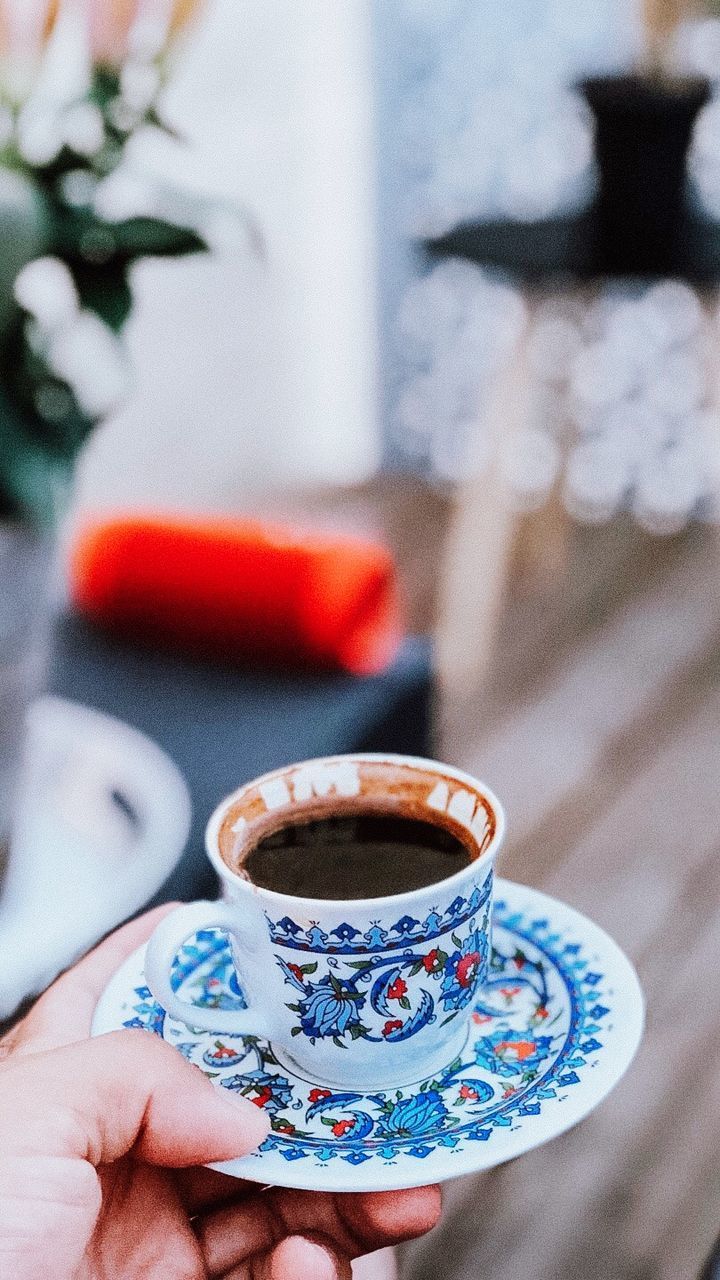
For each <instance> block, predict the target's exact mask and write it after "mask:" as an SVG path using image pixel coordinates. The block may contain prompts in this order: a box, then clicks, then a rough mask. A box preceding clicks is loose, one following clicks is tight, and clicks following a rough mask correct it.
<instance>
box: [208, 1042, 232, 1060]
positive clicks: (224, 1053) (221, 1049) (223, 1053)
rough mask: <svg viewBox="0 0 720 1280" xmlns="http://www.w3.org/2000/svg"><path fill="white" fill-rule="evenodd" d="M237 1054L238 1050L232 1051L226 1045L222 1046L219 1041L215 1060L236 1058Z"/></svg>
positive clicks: (214, 1055)
mask: <svg viewBox="0 0 720 1280" xmlns="http://www.w3.org/2000/svg"><path fill="white" fill-rule="evenodd" d="M236 1053H237V1050H236V1049H230V1048H228V1046H227V1045H226V1044H221V1043H220V1042H219V1041H218V1044H217V1046H216V1048H215V1052H214V1054H213V1058H234V1057H235V1054H236Z"/></svg>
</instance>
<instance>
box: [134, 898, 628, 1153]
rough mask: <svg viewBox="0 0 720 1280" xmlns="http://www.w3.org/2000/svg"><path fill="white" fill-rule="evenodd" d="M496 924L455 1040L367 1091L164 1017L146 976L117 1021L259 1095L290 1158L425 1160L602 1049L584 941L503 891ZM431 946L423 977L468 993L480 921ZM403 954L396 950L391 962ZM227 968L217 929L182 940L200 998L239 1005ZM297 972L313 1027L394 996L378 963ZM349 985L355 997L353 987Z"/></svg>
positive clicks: (517, 1114)
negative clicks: (455, 938)
mask: <svg viewBox="0 0 720 1280" xmlns="http://www.w3.org/2000/svg"><path fill="white" fill-rule="evenodd" d="M493 928H494V935H493V936H494V949H493V951H492V953H491V955H490V956H489V957H488V958H487V959H488V970H487V977H486V980H485V982H484V984H483V986H482V989H481V991H480V992H476V993H475V1000H474V1005H473V1011H472V1015H471V1018H472V1021H471V1027H472V1031H471V1036H470V1039H469V1040H468V1042H467V1045H466V1047H465V1049H464V1051H463V1052H462V1054H461V1055H460V1056H459V1057H458V1058H457V1059H456V1060H455V1061H454V1062H451V1063H449V1064H448V1065H447V1067H446V1068H445V1069H444V1070H443V1071H442V1072H440V1073H439V1074H438V1075H437V1076H436V1077H435V1078H433V1079H431V1080H425V1081H422V1082H419V1083H418V1084H416V1085H412V1086H408V1087H406V1088H404V1089H396V1090H391V1091H379V1092H377V1093H372V1094H362V1093H357V1092H344V1091H339V1090H337V1089H330V1088H322V1087H319V1086H313V1085H312V1084H310V1083H308V1082H307V1081H305V1080H303V1079H302V1078H301V1077H299V1076H297V1075H294V1074H293V1073H292V1071H290V1070H288V1068H287V1067H286V1066H281V1064H280V1063H279V1061H278V1059H277V1058H276V1057H275V1054H274V1052H273V1050H272V1047H271V1046H270V1045H269V1044H268V1043H267V1042H266V1041H263V1040H261V1039H260V1038H258V1037H254V1036H245V1037H232V1036H224V1037H222V1038H221V1039H218V1038H217V1037H216V1036H210V1035H209V1034H207V1033H203V1032H196V1033H194V1032H192V1031H190V1030H189V1029H188V1028H187V1027H186V1026H184V1024H182V1023H177V1022H174V1021H173V1020H172V1019H169V1018H167V1017H166V1015H165V1014H164V1011H163V1010H162V1009H161V1008H160V1007H159V1006H158V1005H157V1004H156V1003H155V1002H154V1000H153V998H152V996H151V994H150V992H149V991H148V989H147V987H145V986H144V985H142V984H139V985H138V986H136V987H135V989H134V991H133V997H132V1000H131V1001H130V1002H129V1004H128V1005H127V1006H126V1018H125V1020H124V1022H123V1025H125V1026H143V1027H146V1028H147V1029H148V1030H149V1031H151V1032H153V1033H155V1034H158V1035H161V1036H163V1037H164V1038H165V1039H166V1040H168V1041H169V1043H171V1044H174V1045H176V1047H177V1048H178V1049H179V1050H180V1052H182V1053H183V1054H184V1055H185V1056H186V1057H187V1058H188V1059H189V1060H190V1061H192V1062H195V1063H196V1065H198V1066H200V1067H201V1069H202V1070H204V1071H205V1072H206V1073H207V1074H209V1075H211V1076H213V1077H214V1079H215V1083H216V1084H219V1085H221V1086H222V1087H224V1088H228V1089H233V1090H236V1091H238V1092H240V1093H242V1094H243V1095H244V1096H245V1097H248V1098H250V1099H251V1100H252V1101H253V1102H255V1104H256V1105H257V1106H260V1107H263V1108H264V1109H265V1110H266V1111H267V1113H268V1115H269V1117H270V1122H271V1126H272V1129H271V1133H270V1135H269V1137H268V1138H267V1139H266V1142H265V1143H264V1144H263V1148H262V1151H263V1153H266V1154H268V1153H275V1155H276V1157H279V1158H280V1159H281V1160H282V1161H287V1162H293V1161H297V1160H306V1161H311V1162H313V1163H314V1165H315V1166H316V1167H317V1168H320V1167H321V1166H325V1165H326V1164H327V1163H328V1162H329V1161H335V1160H340V1161H345V1162H347V1163H348V1164H349V1165H360V1164H364V1163H366V1162H368V1161H375V1162H379V1163H381V1164H388V1163H390V1164H394V1163H397V1162H398V1161H399V1160H410V1161H411V1162H414V1161H417V1162H420V1163H421V1162H422V1161H424V1160H427V1159H428V1157H429V1156H430V1155H431V1154H432V1153H433V1152H434V1151H440V1150H442V1151H445V1152H461V1151H463V1150H464V1149H466V1148H467V1147H468V1145H469V1144H470V1145H472V1144H476V1143H487V1142H492V1140H493V1136H494V1135H495V1134H497V1133H499V1132H501V1131H507V1130H511V1129H514V1128H516V1127H517V1126H518V1125H520V1124H523V1123H524V1122H525V1118H526V1117H532V1116H536V1115H538V1114H539V1113H540V1111H541V1109H542V1108H544V1107H545V1106H547V1105H549V1104H550V1103H551V1102H553V1101H555V1102H557V1101H560V1102H561V1101H562V1100H563V1099H564V1098H565V1097H566V1096H567V1095H568V1093H569V1092H571V1091H572V1090H573V1089H574V1088H575V1087H577V1086H578V1085H579V1084H581V1082H582V1081H583V1079H584V1078H585V1077H586V1073H587V1072H588V1070H589V1069H591V1068H592V1066H593V1065H594V1064H595V1063H596V1062H597V1060H598V1057H599V1055H601V1054H602V1051H603V1034H604V1028H607V1027H608V1020H609V1018H610V1017H611V1013H612V1003H613V1001H612V995H611V993H609V992H608V991H607V990H606V980H605V978H604V975H603V973H602V972H601V971H600V970H599V968H598V967H597V966H596V967H595V968H593V967H592V966H591V964H590V962H589V960H588V959H587V957H586V956H584V955H583V953H582V950H583V949H582V946H581V945H580V944H579V943H577V942H576V941H568V940H567V938H564V937H563V935H562V933H557V932H553V929H552V924H551V922H550V921H549V920H547V919H541V918H537V919H535V918H526V917H525V916H524V915H522V914H520V913H518V912H512V911H511V910H510V908H509V907H508V905H507V904H506V903H505V902H504V901H500V902H496V903H495V907H494V926H493ZM440 951H441V948H439V947H432V948H430V950H429V951H425V952H424V953H423V962H422V965H421V968H422V972H423V974H424V975H425V978H427V976H428V975H434V976H435V979H436V983H437V987H438V990H439V991H440V993H441V996H442V995H443V994H446V995H447V996H448V997H449V998H450V1001H451V1003H452V1002H453V1001H456V1000H458V999H465V993H466V992H467V991H468V990H470V989H471V986H472V973H473V969H474V968H475V966H476V965H478V964H479V961H478V960H476V958H475V953H476V952H477V954H478V955H480V954H481V948H480V945H479V941H478V938H477V935H476V934H475V933H474V932H473V930H470V931H469V932H468V933H467V936H466V937H465V939H464V941H463V942H462V945H461V944H460V943H458V945H457V946H456V947H454V949H453V951H452V952H447V954H444V955H442V954H439V953H440ZM433 953H436V954H433ZM403 962H404V960H403V957H398V961H397V966H401V964H402V963H403ZM364 963H365V962H363V965H364ZM415 963H417V962H416V961H413V964H415ZM313 964H314V962H313ZM397 966H396V968H397ZM232 972H233V970H232V961H231V958H230V953H229V950H228V948H227V946H226V944H225V942H224V940H222V939H221V937H220V936H219V935H215V934H213V933H212V932H211V931H208V932H207V933H204V934H198V935H197V936H196V938H195V939H194V940H193V942H192V943H191V944H189V945H188V947H186V948H184V949H183V951H182V952H181V954H180V956H179V957H178V961H177V963H176V968H175V975H174V979H175V981H176V983H177V985H179V986H181V987H182V989H183V995H184V996H185V997H186V998H187V997H188V996H189V995H190V994H191V995H192V997H193V998H194V1000H195V1001H196V1002H197V1003H201V1004H209V1003H210V1004H212V1003H217V1002H218V1000H219V999H222V1000H223V1001H224V1002H225V1004H226V1006H227V1007H231V1006H233V1005H235V1006H239V1005H241V1004H242V998H241V997H240V996H239V994H236V993H234V992H233V989H232ZM354 972H355V975H357V974H358V973H360V972H362V971H361V970H360V969H356V970H355V971H354ZM418 972H419V971H418ZM292 977H293V979H294V980H295V981H296V982H297V983H298V985H299V986H300V987H301V988H303V991H304V988H305V987H311V988H312V994H303V996H302V998H301V999H299V1000H298V1002H297V1003H298V1005H299V1006H301V1007H302V1012H301V1013H300V1014H299V1017H301V1018H304V1019H305V1021H306V1024H307V1026H308V1027H310V1026H312V1027H313V1028H314V1030H315V1033H316V1034H318V1035H321V1034H322V1035H328V1034H331V1033H332V1034H334V1033H335V1031H337V1030H338V1029H341V1030H342V1031H343V1032H344V1033H345V1034H347V1033H348V1031H349V1028H351V1027H352V1026H353V1025H356V1020H357V1019H360V1018H361V1017H362V1016H364V1014H365V1012H366V1008H365V1004H364V1003H362V1001H365V1002H366V1003H367V1001H368V1000H369V1001H370V1002H371V1003H372V1001H373V1000H374V1001H375V1004H376V1005H377V1006H378V1008H380V1009H381V1010H382V1011H383V1013H384V1008H390V1009H391V1010H392V1008H393V1006H394V1005H395V1004H397V1003H398V1002H397V1000H394V999H393V998H392V997H391V994H390V990H391V988H392V987H393V984H394V983H395V982H397V974H396V969H389V970H388V969H383V971H382V974H377V973H376V972H375V970H374V969H373V971H372V973H371V980H370V981H367V980H366V981H364V982H362V983H360V984H358V983H357V982H356V979H355V978H353V977H350V978H349V979H348V981H347V982H345V980H344V979H342V980H341V979H340V978H338V979H337V982H338V985H339V988H340V989H339V990H338V989H336V987H335V986H334V985H333V983H332V982H331V983H330V984H329V985H328V984H327V983H323V979H320V980H319V981H316V968H312V967H311V971H310V972H307V973H303V972H300V974H299V976H297V975H295V974H293V975H292ZM380 978H382V982H380ZM353 982H356V985H355V986H354V987H353V985H352V984H353ZM361 988H362V989H361ZM348 991H349V992H350V994H348ZM398 991H399V987H395V992H396V993H397V992H398ZM353 992H355V993H356V994H360V995H361V996H362V1001H357V1000H354V999H352V998H351V996H352V993H353ZM458 993H459V994H458ZM333 1028H334V1029H335V1031H333ZM238 1064H239V1066H240V1069H239V1070H238Z"/></svg>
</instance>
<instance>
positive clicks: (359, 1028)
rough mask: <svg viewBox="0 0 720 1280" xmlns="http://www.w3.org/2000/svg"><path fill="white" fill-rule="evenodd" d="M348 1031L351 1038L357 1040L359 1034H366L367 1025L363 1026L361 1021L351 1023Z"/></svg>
mask: <svg viewBox="0 0 720 1280" xmlns="http://www.w3.org/2000/svg"><path fill="white" fill-rule="evenodd" d="M349 1031H350V1035H351V1037H352V1039H353V1040H359V1039H360V1037H361V1036H366V1035H367V1033H368V1029H367V1027H364V1026H363V1024H362V1023H361V1022H354V1023H352V1025H351V1026H350V1028H349Z"/></svg>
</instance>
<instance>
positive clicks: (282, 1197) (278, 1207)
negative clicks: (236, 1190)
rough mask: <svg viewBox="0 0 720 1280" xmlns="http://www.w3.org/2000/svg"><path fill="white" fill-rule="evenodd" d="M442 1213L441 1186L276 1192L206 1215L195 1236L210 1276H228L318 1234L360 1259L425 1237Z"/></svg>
mask: <svg viewBox="0 0 720 1280" xmlns="http://www.w3.org/2000/svg"><path fill="white" fill-rule="evenodd" d="M439 1214H440V1192H439V1190H438V1188H437V1187H420V1188H415V1189H412V1190H407V1191H384V1192H367V1193H358V1194H350V1195H347V1194H345V1195H329V1194H327V1193H323V1192H314V1191H290V1190H285V1189H282V1188H278V1187H275V1188H271V1189H269V1190H267V1191H265V1192H262V1193H259V1194H258V1195H256V1196H252V1197H247V1198H246V1199H244V1200H242V1201H241V1202H240V1203H238V1204H232V1205H226V1206H223V1207H221V1208H219V1209H215V1210H213V1211H211V1212H210V1213H206V1214H201V1215H200V1217H199V1218H198V1220H197V1222H196V1223H195V1229H196V1233H197V1235H198V1239H199V1240H200V1244H201V1247H202V1250H203V1254H204V1256H205V1259H206V1264H207V1267H208V1270H209V1272H210V1274H211V1275H224V1274H225V1273H226V1272H228V1271H230V1270H231V1268H232V1267H233V1266H236V1267H237V1266H239V1265H240V1264H241V1263H243V1262H245V1261H247V1259H248V1258H250V1257H253V1256H260V1255H262V1254H266V1253H268V1252H269V1251H270V1250H271V1249H272V1247H273V1246H274V1245H275V1244H277V1243H278V1241H279V1240H280V1239H282V1238H284V1237H289V1236H295V1235H308V1234H309V1235H319V1236H321V1237H322V1238H323V1239H324V1240H329V1241H331V1242H332V1243H333V1245H334V1246H335V1247H336V1248H337V1249H338V1250H339V1251H340V1252H341V1253H342V1254H344V1255H345V1256H347V1257H349V1258H356V1257H359V1256H360V1255H362V1254H364V1253H371V1252H373V1251H374V1250H376V1249H381V1248H383V1247H384V1246H385V1245H389V1244H397V1243H398V1242H399V1241H401V1240H409V1239H412V1238H413V1237H414V1236H418V1235H423V1234H424V1233H425V1232H426V1231H429V1230H430V1229H431V1228H432V1227H433V1226H435V1224H436V1222H437V1220H438V1217H439Z"/></svg>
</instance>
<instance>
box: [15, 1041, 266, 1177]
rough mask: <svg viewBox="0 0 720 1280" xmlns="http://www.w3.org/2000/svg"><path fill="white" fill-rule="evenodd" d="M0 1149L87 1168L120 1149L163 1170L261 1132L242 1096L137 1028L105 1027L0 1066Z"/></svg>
mask: <svg viewBox="0 0 720 1280" xmlns="http://www.w3.org/2000/svg"><path fill="white" fill-rule="evenodd" d="M0 1104H1V1106H2V1111H1V1112H0V1114H1V1115H2V1119H0V1145H1V1146H2V1149H3V1153H4V1154H5V1155H45V1156H69V1157H75V1158H79V1159H82V1160H87V1161H89V1162H90V1163H91V1164H93V1165H95V1166H96V1167H97V1166H98V1165H100V1164H107V1163H110V1162H111V1161H113V1160H118V1159H119V1158H120V1157H121V1156H123V1155H126V1154H127V1153H128V1152H130V1151H132V1153H133V1154H134V1155H136V1156H138V1157H139V1158H140V1159H142V1160H146V1161H148V1162H150V1163H151V1164H158V1165H166V1166H169V1167H172V1168H182V1167H184V1166H189V1165H196V1164H206V1163H209V1162H210V1161H215V1160H230V1159H232V1158H233V1157H235V1156H242V1155H247V1153H248V1152H250V1151H252V1150H253V1149H254V1148H255V1147H257V1146H258V1145H259V1143H261V1142H262V1141H263V1139H264V1138H265V1137H266V1135H267V1133H268V1128H269V1126H268V1121H267V1117H266V1116H265V1115H264V1114H263V1112H261V1111H260V1110H259V1109H258V1108H257V1107H256V1106H254V1105H253V1104H252V1103H251V1102H248V1101H247V1100H246V1099H245V1098H241V1097H239V1096H238V1095H237V1094H234V1093H232V1092H230V1091H229V1090H227V1089H223V1088H215V1087H214V1086H213V1085H211V1084H210V1081H209V1080H208V1079H207V1078H206V1077H205V1076H204V1075H203V1074H202V1072H201V1071H199V1070H198V1069H197V1067H193V1066H191V1065H190V1063H188V1062H186V1061H185V1059H184V1058H183V1057H182V1056H181V1055H180V1054H179V1053H178V1052H177V1051H176V1050H175V1049H172V1048H171V1047H170V1045H167V1044H165V1043H164V1042H162V1041H160V1040H158V1039H157V1038H156V1037H155V1036H151V1035H148V1033H147V1032H146V1031H114V1032H112V1033H110V1034H108V1035H104V1036H98V1037H97V1038H96V1039H94V1040H84V1041H81V1042H79V1043H77V1044H72V1045H66V1046H64V1047H63V1048H60V1049H52V1050H50V1051H49V1052H46V1053H38V1054H33V1055H32V1056H30V1057H23V1058H17V1059H13V1058H10V1059H9V1060H8V1062H7V1063H6V1064H5V1065H4V1066H3V1067H2V1069H1V1070H0Z"/></svg>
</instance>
